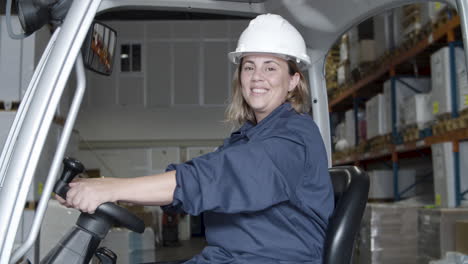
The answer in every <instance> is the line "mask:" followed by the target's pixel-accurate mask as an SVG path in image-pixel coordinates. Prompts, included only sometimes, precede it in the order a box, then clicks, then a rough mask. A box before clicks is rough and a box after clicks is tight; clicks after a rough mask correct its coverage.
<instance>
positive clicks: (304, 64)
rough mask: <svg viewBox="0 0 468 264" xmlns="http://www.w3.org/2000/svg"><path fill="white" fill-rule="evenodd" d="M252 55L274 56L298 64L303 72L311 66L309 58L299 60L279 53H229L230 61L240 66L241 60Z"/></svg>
mask: <svg viewBox="0 0 468 264" xmlns="http://www.w3.org/2000/svg"><path fill="white" fill-rule="evenodd" d="M252 54H265V55H272V56H275V57H278V58H281V59H284V60H291V61H294V62H296V64H297V66H298V67H299V69H301V70H306V69H307V68H309V66H310V59H309V56H307V55H305V56H307V57H304V58H298V57H295V56H291V55H288V54H282V53H277V52H268V51H233V52H229V53H228V57H229V60H230V61H231V62H232V63H234V64H239V63H240V61H241V59H242V58H243V57H245V56H247V55H252Z"/></svg>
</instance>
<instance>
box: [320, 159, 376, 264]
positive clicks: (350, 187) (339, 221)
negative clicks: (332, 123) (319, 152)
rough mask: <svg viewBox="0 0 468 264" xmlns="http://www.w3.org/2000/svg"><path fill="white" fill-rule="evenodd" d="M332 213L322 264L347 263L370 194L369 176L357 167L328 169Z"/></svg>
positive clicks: (349, 261) (351, 253)
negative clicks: (333, 202)
mask: <svg viewBox="0 0 468 264" xmlns="http://www.w3.org/2000/svg"><path fill="white" fill-rule="evenodd" d="M329 172H330V176H331V180H332V183H333V189H334V194H335V210H334V212H333V215H332V217H331V219H330V223H329V225H328V229H327V237H326V239H325V248H324V250H325V252H324V259H323V260H324V262H323V263H325V264H349V263H351V258H352V255H353V248H354V240H355V238H356V234H357V233H358V232H359V228H360V224H361V219H362V215H363V214H364V209H365V208H366V203H367V197H368V193H369V177H368V176H367V174H366V173H365V172H364V171H363V170H361V169H359V168H358V167H356V166H342V167H334V168H330V169H329Z"/></svg>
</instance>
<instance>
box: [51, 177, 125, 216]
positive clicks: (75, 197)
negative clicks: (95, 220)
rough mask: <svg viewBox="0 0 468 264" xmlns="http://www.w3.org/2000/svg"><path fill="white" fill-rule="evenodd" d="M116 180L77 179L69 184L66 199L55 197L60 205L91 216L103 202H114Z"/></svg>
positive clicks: (116, 187)
mask: <svg viewBox="0 0 468 264" xmlns="http://www.w3.org/2000/svg"><path fill="white" fill-rule="evenodd" d="M119 180H120V179H118V178H93V179H82V178H77V179H75V180H73V181H72V182H71V183H69V186H70V190H69V191H68V192H67V197H66V199H63V197H60V196H58V195H55V197H56V199H57V200H58V201H59V203H61V204H62V205H64V206H66V207H68V208H76V209H78V210H80V211H82V212H85V213H90V214H93V213H94V212H95V211H96V208H97V207H98V206H99V205H101V204H103V203H105V202H116V201H117V198H116V197H117V195H116V193H117V191H118V190H119V189H120V188H119V186H118V183H119Z"/></svg>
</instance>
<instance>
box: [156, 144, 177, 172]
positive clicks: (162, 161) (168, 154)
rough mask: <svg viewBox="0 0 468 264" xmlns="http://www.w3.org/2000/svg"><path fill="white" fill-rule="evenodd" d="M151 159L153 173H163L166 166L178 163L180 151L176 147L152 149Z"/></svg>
mask: <svg viewBox="0 0 468 264" xmlns="http://www.w3.org/2000/svg"><path fill="white" fill-rule="evenodd" d="M151 159H152V169H153V173H160V172H164V171H165V170H166V167H167V165H169V164H171V163H179V162H180V151H179V148H178V147H168V148H153V149H152V150H151Z"/></svg>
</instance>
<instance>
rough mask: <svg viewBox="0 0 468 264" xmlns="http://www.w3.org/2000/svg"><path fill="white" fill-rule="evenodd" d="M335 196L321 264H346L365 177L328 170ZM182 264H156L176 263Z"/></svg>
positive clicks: (344, 169) (346, 169)
mask: <svg viewBox="0 0 468 264" xmlns="http://www.w3.org/2000/svg"><path fill="white" fill-rule="evenodd" d="M329 172H330V177H331V180H332V184H333V192H334V194H335V210H334V212H333V215H332V217H331V219H330V223H329V224H328V229H327V235H326V239H325V247H324V250H325V252H324V258H323V263H324V264H349V263H351V258H352V255H353V249H354V240H355V238H356V234H357V233H358V231H359V228H360V224H361V219H362V215H363V214H364V209H365V208H366V203H367V196H368V192H369V176H368V175H367V174H366V173H365V172H364V171H363V170H361V169H359V168H358V167H356V166H341V167H333V168H330V169H329ZM182 262H183V261H175V262H157V264H178V263H182Z"/></svg>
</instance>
